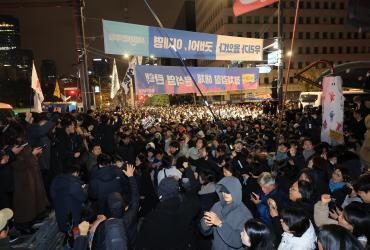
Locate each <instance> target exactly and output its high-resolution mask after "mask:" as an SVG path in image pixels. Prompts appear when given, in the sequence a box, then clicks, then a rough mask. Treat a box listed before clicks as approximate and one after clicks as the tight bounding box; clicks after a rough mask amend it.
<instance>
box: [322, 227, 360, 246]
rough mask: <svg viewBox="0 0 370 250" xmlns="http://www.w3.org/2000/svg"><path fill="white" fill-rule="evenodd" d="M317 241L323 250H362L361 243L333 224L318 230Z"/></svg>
mask: <svg viewBox="0 0 370 250" xmlns="http://www.w3.org/2000/svg"><path fill="white" fill-rule="evenodd" d="M317 241H318V242H319V243H320V244H321V245H322V247H323V249H324V250H338V249H339V250H342V249H343V250H347V249H351V250H363V249H364V248H363V246H362V245H361V243H360V242H359V241H358V240H357V239H356V238H355V237H354V236H353V235H352V234H351V233H350V232H349V231H348V230H347V229H345V228H344V227H342V226H339V225H334V224H329V225H324V226H322V227H321V228H320V229H319V232H318V234H317Z"/></svg>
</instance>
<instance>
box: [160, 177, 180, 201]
mask: <svg viewBox="0 0 370 250" xmlns="http://www.w3.org/2000/svg"><path fill="white" fill-rule="evenodd" d="M178 196H179V183H178V181H176V180H175V179H174V178H171V177H167V178H164V179H163V180H161V182H160V183H159V186H158V197H159V199H160V200H161V201H165V200H169V199H171V198H175V197H178Z"/></svg>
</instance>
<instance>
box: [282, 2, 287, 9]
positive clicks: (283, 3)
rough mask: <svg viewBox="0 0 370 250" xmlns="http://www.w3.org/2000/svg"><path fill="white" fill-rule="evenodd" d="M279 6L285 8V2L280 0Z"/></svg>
mask: <svg viewBox="0 0 370 250" xmlns="http://www.w3.org/2000/svg"><path fill="white" fill-rule="evenodd" d="M281 7H282V8H283V9H285V8H286V2H284V1H282V2H281Z"/></svg>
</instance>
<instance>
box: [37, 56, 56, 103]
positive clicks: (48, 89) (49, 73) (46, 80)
mask: <svg viewBox="0 0 370 250" xmlns="http://www.w3.org/2000/svg"><path fill="white" fill-rule="evenodd" d="M57 77H58V71H57V66H56V64H55V61H54V60H49V59H46V60H42V61H41V67H40V81H41V86H42V90H43V92H44V96H45V97H46V99H47V100H49V99H50V98H51V97H52V95H53V91H54V89H55V83H56V80H57Z"/></svg>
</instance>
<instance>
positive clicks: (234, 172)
mask: <svg viewBox="0 0 370 250" xmlns="http://www.w3.org/2000/svg"><path fill="white" fill-rule="evenodd" d="M223 168H225V169H226V170H227V171H229V172H230V173H231V174H232V175H233V176H236V175H237V174H238V171H237V170H236V168H235V167H234V165H233V164H231V163H230V162H226V163H225V165H224V166H223Z"/></svg>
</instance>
